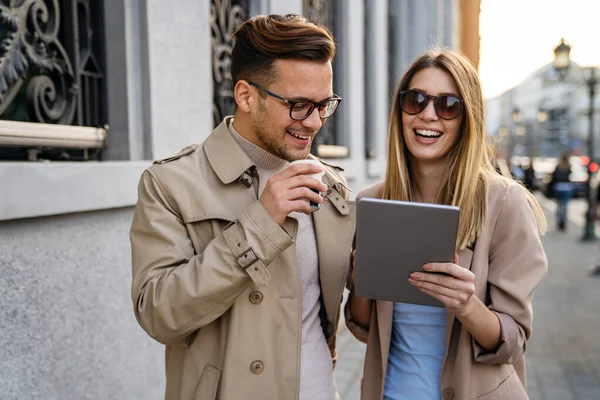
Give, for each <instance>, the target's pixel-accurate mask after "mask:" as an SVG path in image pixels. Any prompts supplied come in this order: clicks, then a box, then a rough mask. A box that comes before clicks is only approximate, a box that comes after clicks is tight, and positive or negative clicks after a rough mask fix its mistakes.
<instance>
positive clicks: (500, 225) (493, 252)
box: [473, 185, 548, 364]
mask: <svg viewBox="0 0 600 400" xmlns="http://www.w3.org/2000/svg"><path fill="white" fill-rule="evenodd" d="M538 232H539V230H538V226H537V222H536V220H535V217H534V214H533V210H532V208H531V205H530V204H529V201H528V200H527V197H526V195H525V189H524V188H522V187H521V186H518V185H513V186H512V187H511V188H510V189H509V190H508V193H507V194H506V196H505V198H504V201H503V204H502V207H501V210H500V213H499V215H498V218H497V222H496V226H495V228H494V232H493V237H492V241H491V247H490V255H489V262H490V264H489V272H488V287H489V305H488V306H489V308H490V310H492V311H493V312H494V313H495V314H496V315H497V316H498V319H499V321H500V329H501V344H500V346H499V347H498V349H496V351H495V352H488V351H486V350H485V349H484V348H483V347H481V346H480V345H479V344H478V343H477V342H476V341H475V340H473V350H474V357H475V360H476V361H478V362H481V363H485V364H507V363H508V364H510V363H513V362H515V361H516V360H518V359H519V358H520V357H521V356H522V355H523V354H524V352H525V348H526V344H527V340H528V339H529V337H530V335H531V329H532V319H533V309H532V299H533V291H534V290H535V288H536V287H537V286H538V285H539V284H540V282H541V281H542V280H543V279H544V278H545V276H546V273H547V271H548V261H547V259H546V254H545V253H544V248H543V247H542V243H541V240H540V236H539V233H538Z"/></svg>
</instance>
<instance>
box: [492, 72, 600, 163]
mask: <svg viewBox="0 0 600 400" xmlns="http://www.w3.org/2000/svg"><path fill="white" fill-rule="evenodd" d="M592 70H593V71H592ZM592 72H593V73H594V75H595V77H596V78H600V68H596V67H581V66H579V65H578V64H577V63H575V62H573V61H571V62H570V65H569V68H568V70H566V71H564V72H562V73H561V72H559V71H557V70H556V69H555V67H554V64H548V65H545V66H543V67H541V68H540V69H538V70H537V71H535V72H533V73H532V74H531V75H530V76H529V77H528V78H526V79H525V80H524V81H523V82H522V83H521V84H519V85H518V86H516V87H514V88H512V89H510V90H508V91H506V92H504V93H503V94H501V95H500V96H497V97H494V98H491V99H488V100H487V101H486V126H487V130H488V133H489V134H490V136H492V137H493V138H494V140H495V142H496V144H497V148H498V155H499V156H500V157H502V158H508V157H511V156H514V157H550V158H556V157H558V156H560V155H561V154H563V153H565V152H568V153H573V154H574V155H589V154H590V149H589V141H588V139H589V135H590V132H595V134H596V135H597V134H598V126H600V95H598V91H597V90H596V92H595V93H594V94H593V97H591V98H590V87H589V84H588V81H589V79H590V76H591V73H592ZM590 112H591V113H592V117H593V119H591V120H590ZM590 121H591V122H590ZM590 124H591V125H590ZM599 140H600V138H599V139H596V140H595V141H594V143H593V146H594V149H593V150H594V151H593V154H595V155H596V156H598V155H599V154H600V153H599V151H600V143H598V141H599Z"/></svg>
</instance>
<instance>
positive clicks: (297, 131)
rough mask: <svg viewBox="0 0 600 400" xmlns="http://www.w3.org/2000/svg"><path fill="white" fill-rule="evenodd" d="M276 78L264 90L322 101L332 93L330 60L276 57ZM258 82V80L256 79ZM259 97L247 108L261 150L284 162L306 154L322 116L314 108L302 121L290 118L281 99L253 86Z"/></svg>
mask: <svg viewBox="0 0 600 400" xmlns="http://www.w3.org/2000/svg"><path fill="white" fill-rule="evenodd" d="M273 66H274V68H275V71H276V79H275V80H274V81H273V82H272V83H271V84H268V85H266V86H264V89H266V90H268V91H269V92H272V93H275V94H277V95H279V96H281V97H283V98H285V99H287V100H289V101H301V100H310V101H313V102H315V103H318V102H321V101H323V100H325V99H328V98H330V97H332V96H333V91H332V81H333V72H332V69H331V63H330V62H326V63H322V62H313V61H304V60H302V61H300V60H276V61H275V62H274V64H273ZM257 83H259V84H260V82H257ZM253 90H255V91H256V95H257V96H259V95H260V96H262V98H259V101H258V102H257V105H256V107H254V108H253V109H252V110H251V111H250V114H251V115H250V117H251V121H252V130H253V134H254V136H255V137H254V138H253V139H254V140H253V142H255V143H256V144H258V145H259V146H260V147H262V148H263V149H265V150H267V151H268V152H270V153H271V154H274V155H276V156H277V157H279V158H282V159H284V160H287V161H290V162H291V161H295V160H301V159H305V158H306V157H308V153H309V152H310V146H311V144H312V142H313V140H314V138H315V136H316V135H317V132H319V129H321V126H323V123H324V122H325V119H322V118H321V117H320V116H319V110H318V109H317V108H316V107H315V109H314V110H313V111H312V113H311V114H310V115H309V116H308V117H307V118H306V119H304V120H302V121H295V120H293V119H292V118H291V117H290V106H289V105H288V104H287V103H285V102H284V101H283V100H280V99H277V98H274V97H272V96H267V95H265V94H264V93H261V92H260V90H259V89H257V88H255V87H253Z"/></svg>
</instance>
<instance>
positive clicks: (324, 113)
mask: <svg viewBox="0 0 600 400" xmlns="http://www.w3.org/2000/svg"><path fill="white" fill-rule="evenodd" d="M248 83H250V84H251V85H252V86H254V87H255V88H257V89H258V90H261V91H263V92H265V93H266V94H268V95H269V96H271V97H275V98H276V99H279V100H281V101H283V102H285V103H287V104H288V105H289V106H290V118H291V119H293V120H295V121H302V120H304V119H306V118H308V116H309V115H310V114H312V112H313V110H314V109H315V107H316V108H317V109H318V110H319V117H321V118H329V117H331V116H332V115H333V113H334V112H335V110H337V108H338V106H339V105H340V102H341V101H342V98H341V97H339V96H335V95H334V96H333V97H331V98H329V99H326V100H323V101H321V102H319V103H315V102H313V101H310V100H300V101H291V100H288V99H285V98H283V97H281V96H279V95H276V94H275V93H272V92H269V91H268V90H267V89H265V88H263V87H260V86H259V85H257V84H256V83H254V82H248Z"/></svg>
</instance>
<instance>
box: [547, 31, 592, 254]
mask: <svg viewBox="0 0 600 400" xmlns="http://www.w3.org/2000/svg"><path fill="white" fill-rule="evenodd" d="M570 53H571V46H569V45H567V44H566V43H565V40H564V39H561V41H560V44H559V45H558V46H556V48H555V49H554V67H555V68H556V70H557V71H558V72H559V73H560V74H561V76H563V77H564V75H565V72H566V71H567V70H568V68H569V65H570V64H571V60H570V58H569V54H570ZM589 70H590V74H589V77H588V78H587V79H585V83H586V85H587V87H588V93H589V96H590V109H589V133H588V138H587V147H588V157H589V159H590V162H589V163H588V165H587V179H586V181H585V195H586V200H587V203H588V209H587V212H586V213H585V227H584V231H583V237H582V240H583V241H586V242H590V241H595V240H597V238H596V227H595V224H594V215H595V212H594V199H593V196H592V187H591V182H592V173H593V172H592V169H591V166H592V162H593V160H594V91H595V87H596V82H597V80H596V76H595V68H589Z"/></svg>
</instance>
